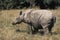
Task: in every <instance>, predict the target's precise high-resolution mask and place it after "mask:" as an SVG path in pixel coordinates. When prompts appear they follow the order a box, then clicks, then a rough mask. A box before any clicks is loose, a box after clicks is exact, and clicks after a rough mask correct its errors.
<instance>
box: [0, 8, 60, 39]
mask: <svg viewBox="0 0 60 40" xmlns="http://www.w3.org/2000/svg"><path fill="white" fill-rule="evenodd" d="M22 10H23V9H22ZM24 10H26V9H24ZM52 11H53V12H54V13H55V15H56V17H57V20H56V23H55V25H54V27H53V29H52V32H53V35H43V36H42V35H40V34H35V35H30V34H27V25H26V24H25V23H21V24H17V25H15V26H13V25H12V21H13V20H14V19H15V18H16V17H17V16H18V15H19V12H20V10H0V40H60V10H59V9H57V10H52ZM18 29H19V30H22V31H21V32H19V31H18Z"/></svg>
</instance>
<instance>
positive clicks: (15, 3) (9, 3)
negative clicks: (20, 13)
mask: <svg viewBox="0 0 60 40" xmlns="http://www.w3.org/2000/svg"><path fill="white" fill-rule="evenodd" d="M26 1H27V2H30V3H33V2H32V1H31V0H0V9H16V8H18V9H19V8H20V7H21V6H22V7H23V6H24V5H26V4H25V3H24V2H26ZM33 1H34V2H35V1H36V0H33ZM40 1H41V0H40ZM51 1H54V2H55V3H57V4H58V5H60V0H43V3H44V5H46V3H47V4H48V5H49V4H50V3H51ZM21 2H23V5H21ZM24 7H25V6H24Z"/></svg>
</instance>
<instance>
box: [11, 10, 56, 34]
mask: <svg viewBox="0 0 60 40" xmlns="http://www.w3.org/2000/svg"><path fill="white" fill-rule="evenodd" d="M21 22H24V23H26V24H28V30H29V33H30V34H33V33H35V32H37V31H38V30H39V29H43V31H44V33H45V34H47V33H51V30H52V27H53V26H54V23H55V22H56V17H55V15H54V14H53V13H52V12H51V11H49V10H32V9H30V10H26V11H25V12H22V11H21V12H20V15H19V17H17V18H16V20H15V21H13V23H12V24H13V25H16V24H19V23H21Z"/></svg>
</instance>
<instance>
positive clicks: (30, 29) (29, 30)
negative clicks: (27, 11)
mask: <svg viewBox="0 0 60 40" xmlns="http://www.w3.org/2000/svg"><path fill="white" fill-rule="evenodd" d="M33 30H34V29H33V26H32V25H29V24H28V34H33Z"/></svg>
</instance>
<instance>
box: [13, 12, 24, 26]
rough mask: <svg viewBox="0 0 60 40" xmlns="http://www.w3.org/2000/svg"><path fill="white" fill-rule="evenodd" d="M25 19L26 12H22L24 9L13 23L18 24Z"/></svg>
mask: <svg viewBox="0 0 60 40" xmlns="http://www.w3.org/2000/svg"><path fill="white" fill-rule="evenodd" d="M23 19H24V14H23V13H22V11H20V14H19V16H18V17H17V18H16V19H15V20H14V21H13V23H12V24H13V25H16V24H20V23H21V22H23Z"/></svg>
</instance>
